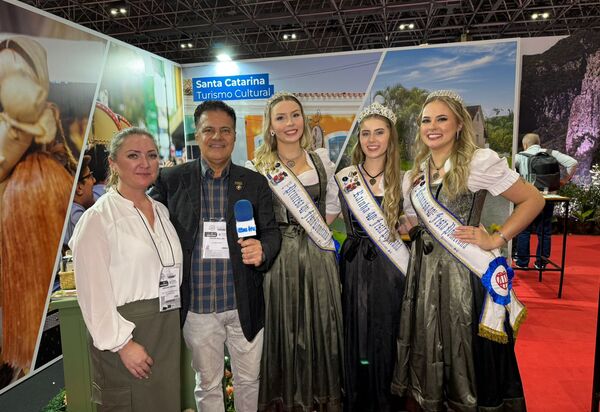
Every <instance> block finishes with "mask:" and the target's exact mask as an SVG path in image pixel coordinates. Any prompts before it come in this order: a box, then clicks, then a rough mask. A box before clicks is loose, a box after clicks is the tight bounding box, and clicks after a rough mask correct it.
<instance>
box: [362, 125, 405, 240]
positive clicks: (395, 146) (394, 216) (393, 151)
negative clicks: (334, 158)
mask: <svg viewBox="0 0 600 412" xmlns="http://www.w3.org/2000/svg"><path fill="white" fill-rule="evenodd" d="M373 118H374V119H381V120H384V121H385V124H386V125H387V127H388V129H389V131H390V138H389V139H388V146H387V150H386V152H385V166H384V171H383V179H384V181H385V190H384V193H383V200H382V202H381V205H382V209H383V216H384V217H385V222H386V223H387V225H388V228H389V229H390V235H391V236H392V237H393V239H398V238H399V237H400V235H399V234H398V230H397V227H398V225H399V223H400V215H401V213H402V211H401V207H400V205H401V204H402V181H401V179H400V176H401V174H400V149H399V142H398V131H397V130H396V128H395V127H394V124H392V122H391V120H390V119H388V118H387V117H385V116H380V115H377V114H372V115H369V116H366V117H364V118H363V119H362V120H361V122H360V124H359V129H358V130H359V131H358V134H359V137H358V140H357V142H356V145H355V146H354V148H353V149H352V164H354V165H359V164H362V163H364V161H365V158H366V156H365V153H364V152H363V150H362V147H361V146H360V129H361V127H362V125H363V123H364V122H365V120H368V119H373ZM393 239H390V240H393Z"/></svg>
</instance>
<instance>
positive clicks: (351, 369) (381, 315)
mask: <svg viewBox="0 0 600 412" xmlns="http://www.w3.org/2000/svg"><path fill="white" fill-rule="evenodd" d="M395 123H396V115H395V114H394V113H393V112H392V110H390V109H388V108H387V107H384V106H382V105H380V104H379V103H373V104H371V105H370V106H368V107H367V108H365V109H364V110H363V111H362V112H361V113H360V114H359V116H358V142H357V144H356V146H355V147H354V149H353V152H352V165H353V166H350V167H347V168H345V169H343V170H342V171H340V172H338V173H337V174H336V177H337V181H338V184H339V185H340V189H341V194H342V197H343V199H344V202H343V203H342V211H343V214H344V220H345V223H346V231H347V233H348V237H347V239H346V241H345V242H344V244H343V247H342V251H341V259H340V275H341V279H342V307H343V310H344V312H343V313H344V343H345V346H344V356H345V372H346V379H345V386H344V392H345V400H344V410H345V411H347V412H392V411H396V410H398V407H399V405H398V400H399V398H398V397H395V396H393V395H392V394H391V392H390V384H391V382H392V375H393V372H394V364H395V359H396V355H397V350H396V340H397V338H398V329H399V326H400V309H401V303H402V296H403V293H404V273H403V272H402V270H401V269H400V268H399V267H398V266H402V265H401V264H399V263H398V262H396V261H394V260H393V259H391V258H390V257H389V256H388V255H387V254H386V252H385V250H386V247H385V244H384V240H390V241H400V242H401V240H400V230H401V227H402V226H401V219H403V217H401V214H402V189H401V176H402V174H401V172H400V153H399V149H398V145H399V142H398V133H397V131H396V127H395ZM361 187H363V188H364V189H363V193H362V194H357V191H358V190H361ZM356 196H361V199H362V200H364V202H363V203H361V204H362V205H363V206H362V207H358V204H356V205H353V203H352V199H353V197H356ZM365 202H366V203H367V204H369V205H370V208H369V209H368V210H365V206H364V204H365ZM374 211H380V213H381V214H382V215H383V219H382V220H381V222H383V223H384V225H381V226H379V229H378V230H373V231H372V232H369V230H368V227H367V226H368V221H369V219H367V216H368V215H369V214H370V213H373V212H374ZM382 226H385V227H384V228H382ZM382 238H389V239H382ZM406 257H407V258H408V251H407V252H406ZM399 260H400V259H399ZM407 260H408V259H406V262H405V265H407ZM404 270H406V268H405V267H404Z"/></svg>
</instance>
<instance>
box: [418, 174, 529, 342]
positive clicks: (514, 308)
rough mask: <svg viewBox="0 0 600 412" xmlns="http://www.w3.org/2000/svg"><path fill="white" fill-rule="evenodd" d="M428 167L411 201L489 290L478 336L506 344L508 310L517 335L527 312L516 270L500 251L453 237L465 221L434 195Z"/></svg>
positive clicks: (432, 230) (429, 228)
mask: <svg viewBox="0 0 600 412" xmlns="http://www.w3.org/2000/svg"><path fill="white" fill-rule="evenodd" d="M428 169H429V168H428V166H427V165H426V166H425V173H424V174H423V176H422V177H421V179H420V180H419V182H418V183H417V184H416V185H415V186H414V187H413V189H412V191H411V195H410V200H411V202H412V204H413V207H414V209H415V211H416V212H417V214H418V215H419V218H420V220H421V222H422V224H423V225H424V226H425V228H426V229H427V231H428V232H429V233H430V234H431V236H433V237H434V238H435V239H436V240H437V241H438V242H439V243H440V244H441V245H442V246H443V247H444V248H445V249H446V250H447V251H448V252H450V254H452V256H454V257H455V258H456V259H457V260H458V261H459V262H460V263H462V264H463V265H465V266H466V267H467V268H468V269H469V270H470V271H471V272H473V273H475V274H476V275H477V276H479V277H480V278H481V283H482V284H483V286H484V288H485V289H486V292H487V293H486V296H485V302H484V306H483V309H482V312H481V315H480V320H479V335H480V336H483V337H485V338H488V339H491V340H494V341H496V342H501V343H506V342H508V335H507V334H506V331H505V330H504V319H505V316H506V311H508V313H509V322H510V324H511V326H512V328H513V332H514V336H515V337H516V336H517V332H518V329H519V326H520V325H521V323H522V322H523V320H524V318H525V315H526V314H527V311H526V309H525V306H523V304H522V303H521V302H519V300H518V299H517V296H516V295H515V292H514V290H513V288H512V278H513V276H514V272H513V270H512V268H511V267H510V266H509V265H508V263H507V261H506V258H505V257H504V256H501V255H500V253H499V250H494V251H487V250H483V249H481V248H480V247H479V246H477V245H474V244H471V243H465V242H462V241H460V240H458V239H456V238H455V237H454V236H453V233H454V229H455V228H456V227H457V226H462V223H461V222H460V221H459V220H458V219H457V218H456V217H455V216H453V215H452V214H451V213H450V212H449V211H448V210H447V209H446V208H445V207H444V206H443V205H442V204H440V203H439V202H438V201H437V199H436V198H435V197H434V196H433V195H432V193H431V190H430V189H429V170H428Z"/></svg>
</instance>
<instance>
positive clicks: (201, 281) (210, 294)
mask: <svg viewBox="0 0 600 412" xmlns="http://www.w3.org/2000/svg"><path fill="white" fill-rule="evenodd" d="M200 163H201V167H202V188H201V190H202V193H201V198H202V199H201V200H200V210H201V215H200V217H201V218H200V228H199V232H198V233H199V236H197V237H196V244H195V245H194V253H193V255H192V273H191V278H192V288H191V294H192V296H191V304H190V310H191V311H192V312H194V313H213V312H217V313H220V312H224V311H227V310H232V309H235V308H236V302H235V289H234V282H233V271H232V269H231V261H230V259H202V233H203V232H202V229H203V222H206V221H225V215H226V211H227V187H228V183H229V166H227V167H226V168H225V170H223V172H222V173H221V177H218V178H214V177H213V176H214V172H213V170H212V169H210V167H209V166H208V164H206V162H205V161H204V160H203V159H201V161H200Z"/></svg>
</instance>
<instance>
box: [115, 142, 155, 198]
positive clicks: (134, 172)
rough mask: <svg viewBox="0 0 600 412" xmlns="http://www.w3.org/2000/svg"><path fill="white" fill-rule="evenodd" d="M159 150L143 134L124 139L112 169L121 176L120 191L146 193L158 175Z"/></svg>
mask: <svg viewBox="0 0 600 412" xmlns="http://www.w3.org/2000/svg"><path fill="white" fill-rule="evenodd" d="M158 163H159V157H158V149H157V147H156V144H155V143H154V140H153V139H152V138H150V137H149V136H146V135H143V134H132V135H130V136H127V137H125V138H124V140H123V142H122V143H121V146H120V147H119V150H118V151H117V153H116V155H115V157H114V159H109V164H110V167H111V168H112V169H113V170H114V171H115V172H116V173H117V174H118V176H119V186H118V187H119V190H121V188H123V189H125V190H130V191H140V190H141V191H146V189H147V188H148V187H149V186H150V185H151V184H152V183H153V182H154V180H155V179H156V176H157V175H158Z"/></svg>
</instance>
